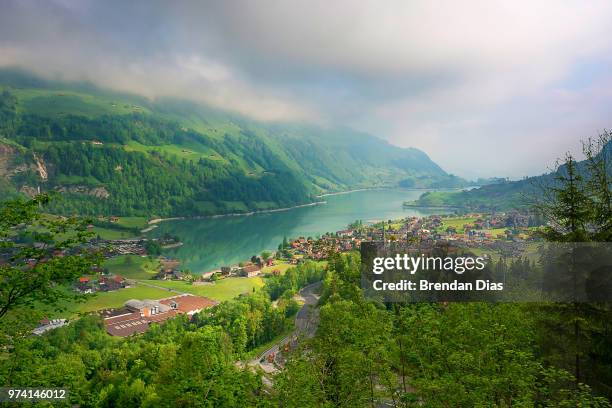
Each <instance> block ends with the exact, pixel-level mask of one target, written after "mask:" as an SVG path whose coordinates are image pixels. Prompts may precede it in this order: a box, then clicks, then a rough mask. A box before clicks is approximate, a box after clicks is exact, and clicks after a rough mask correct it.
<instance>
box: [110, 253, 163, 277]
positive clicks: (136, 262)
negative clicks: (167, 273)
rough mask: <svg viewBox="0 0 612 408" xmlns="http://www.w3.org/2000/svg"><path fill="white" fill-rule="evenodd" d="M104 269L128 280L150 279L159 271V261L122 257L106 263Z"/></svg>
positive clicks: (133, 256) (136, 256) (139, 257)
mask: <svg viewBox="0 0 612 408" xmlns="http://www.w3.org/2000/svg"><path fill="white" fill-rule="evenodd" d="M103 266H104V268H106V269H108V271H109V272H110V273H112V274H115V275H121V276H123V277H124V278H126V279H150V278H152V277H153V276H155V275H156V274H157V272H158V271H159V261H157V260H150V259H149V258H147V257H144V258H143V257H141V256H138V255H121V256H117V257H115V258H111V259H108V260H107V261H106V262H104V265H103Z"/></svg>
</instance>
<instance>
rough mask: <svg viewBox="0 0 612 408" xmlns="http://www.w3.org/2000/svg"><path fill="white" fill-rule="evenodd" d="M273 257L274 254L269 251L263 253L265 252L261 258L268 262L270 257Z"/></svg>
mask: <svg viewBox="0 0 612 408" xmlns="http://www.w3.org/2000/svg"><path fill="white" fill-rule="evenodd" d="M271 255H272V254H271V253H270V252H269V251H263V252H262V253H261V258H262V259H263V260H264V261H267V260H268V259H270V256H271Z"/></svg>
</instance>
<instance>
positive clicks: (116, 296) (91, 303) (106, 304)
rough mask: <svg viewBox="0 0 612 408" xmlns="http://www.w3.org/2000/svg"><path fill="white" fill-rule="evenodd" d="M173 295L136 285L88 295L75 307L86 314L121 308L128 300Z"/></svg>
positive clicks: (161, 290) (168, 292)
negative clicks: (84, 300)
mask: <svg viewBox="0 0 612 408" xmlns="http://www.w3.org/2000/svg"><path fill="white" fill-rule="evenodd" d="M174 295H175V294H174V293H173V292H170V291H165V290H163V289H158V288H152V287H149V286H143V285H136V286H133V287H131V288H127V289H120V290H115V291H112V292H98V293H96V294H94V295H89V296H90V297H89V299H88V300H87V301H86V302H85V303H78V304H76V305H75V306H76V309H77V311H78V312H81V313H86V312H92V311H95V310H101V309H107V308H111V307H121V306H123V304H124V303H125V302H126V301H128V300H130V299H163V298H166V297H170V296H174Z"/></svg>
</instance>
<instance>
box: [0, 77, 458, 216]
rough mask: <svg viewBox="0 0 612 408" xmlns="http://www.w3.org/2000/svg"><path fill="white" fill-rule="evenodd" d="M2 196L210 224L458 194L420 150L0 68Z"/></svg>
mask: <svg viewBox="0 0 612 408" xmlns="http://www.w3.org/2000/svg"><path fill="white" fill-rule="evenodd" d="M0 94H1V95H0V192H2V194H3V196H8V195H14V194H30V195H31V194H34V193H35V192H37V191H39V190H40V191H57V192H59V193H61V194H60V196H61V197H62V199H61V200H55V201H54V210H55V211H57V212H59V213H81V214H83V213H85V214H92V215H98V214H100V215H102V214H106V215H110V214H114V215H147V216H172V215H211V214H223V213H233V212H237V213H243V212H248V211H255V210H266V209H273V208H279V207H287V206H293V205H298V204H304V203H308V202H312V201H314V200H316V195H318V194H321V193H326V192H334V191H342V190H347V189H353V188H367V187H381V186H397V185H403V186H410V187H431V186H438V187H444V186H454V185H456V184H457V183H459V184H463V185H465V181H464V180H462V179H459V178H457V177H454V176H451V175H448V174H447V173H446V172H444V171H443V170H442V169H441V168H440V167H439V166H438V165H437V164H436V163H434V162H433V161H432V160H431V159H429V157H428V156H427V155H426V154H425V153H424V152H422V151H420V150H417V149H412V148H409V149H404V148H399V147H396V146H393V145H390V144H389V143H387V142H385V141H383V140H381V139H378V138H376V137H374V136H371V135H368V134H365V133H361V132H356V131H354V130H351V129H348V128H331V129H325V128H320V127H315V126H308V125H300V124H267V123H261V122H256V121H252V120H249V119H246V118H244V117H240V116H238V115H235V114H231V113H227V112H223V111H219V110H215V109H210V108H207V107H204V106H201V105H198V104H195V103H191V102H187V101H179V100H159V101H155V102H151V101H148V100H146V99H143V98H140V97H137V96H133V95H123V94H117V93H112V92H107V91H104V90H99V89H96V88H95V87H93V86H91V85H88V84H75V83H55V82H47V81H44V80H41V79H38V78H35V77H32V76H29V75H27V74H24V73H23V72H19V71H10V70H3V71H1V70H0Z"/></svg>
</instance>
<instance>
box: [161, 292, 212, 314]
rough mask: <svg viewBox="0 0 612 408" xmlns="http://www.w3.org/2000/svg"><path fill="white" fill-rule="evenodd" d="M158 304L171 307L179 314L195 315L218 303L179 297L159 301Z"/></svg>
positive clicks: (203, 298)
mask: <svg viewBox="0 0 612 408" xmlns="http://www.w3.org/2000/svg"><path fill="white" fill-rule="evenodd" d="M159 302H160V303H162V304H164V305H167V306H169V307H172V308H173V309H175V310H177V311H179V312H181V313H195V312H198V311H200V310H202V309H205V308H207V307H212V306H214V305H216V304H218V302H216V301H214V300H212V299H209V298H205V297H202V296H195V295H189V294H186V295H180V296H174V297H171V298H168V299H163V300H160V301H159Z"/></svg>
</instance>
